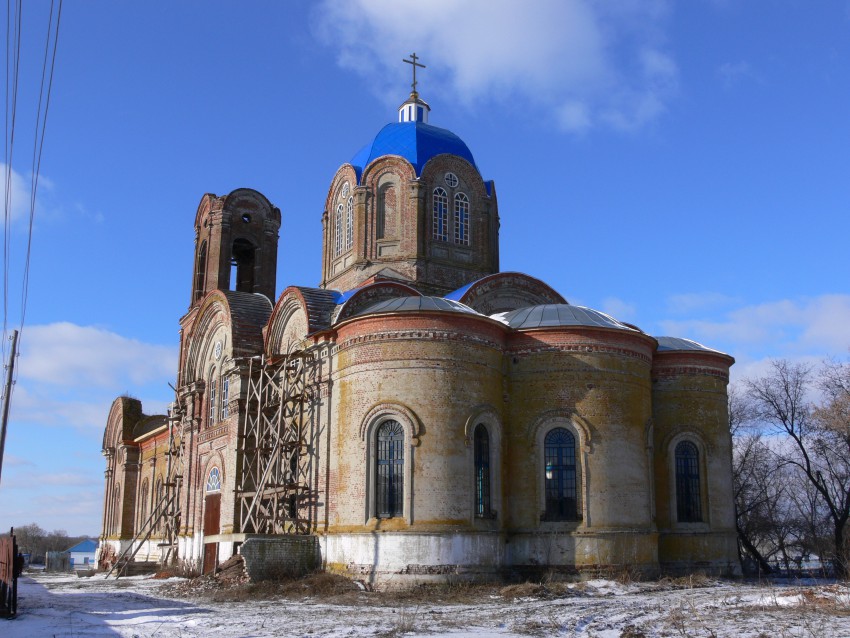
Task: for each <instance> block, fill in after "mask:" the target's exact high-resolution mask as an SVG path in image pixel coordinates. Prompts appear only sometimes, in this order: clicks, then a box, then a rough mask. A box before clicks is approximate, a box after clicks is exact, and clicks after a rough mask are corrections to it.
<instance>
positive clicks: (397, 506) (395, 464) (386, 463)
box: [375, 421, 404, 518]
mask: <svg viewBox="0 0 850 638" xmlns="http://www.w3.org/2000/svg"><path fill="white" fill-rule="evenodd" d="M377 443H378V446H377V448H378V450H377V451H378V454H377V463H376V468H375V469H376V473H377V476H376V480H375V488H376V490H377V498H376V501H377V512H376V514H377V517H378V518H392V517H394V516H402V515H403V514H404V500H403V497H404V430H403V429H402V427H401V424H400V423H399V422H398V421H385V422H384V423H382V424H381V426H380V427H379V428H378V433H377Z"/></svg>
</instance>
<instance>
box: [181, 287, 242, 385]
mask: <svg viewBox="0 0 850 638" xmlns="http://www.w3.org/2000/svg"><path fill="white" fill-rule="evenodd" d="M230 325H231V318H230V304H229V303H228V301H227V297H226V296H225V295H224V293H222V292H221V291H219V290H213V291H211V292H210V293H209V294H207V295H206V297H204V300H203V302H202V303H201V307H200V309H199V310H198V319H197V320H196V322H195V324H194V326H193V327H192V332H191V333H190V334H189V336H188V340H189V347H188V348H187V350H186V358H185V359H184V361H183V369H182V370H181V371H180V372H181V374H180V378H181V379H182V383H183V384H187V383H192V382H193V381H198V380H201V379H205V378H206V375H207V372H208V368H209V365H210V363H211V362H213V360H214V348H215V342H216V341H217V340H219V339H221V338H223V342H222V346H223V352H222V354H221V357H222V358H223V357H224V353H225V352H226V349H227V348H229V347H230V344H231V343H232V334H231V329H230Z"/></svg>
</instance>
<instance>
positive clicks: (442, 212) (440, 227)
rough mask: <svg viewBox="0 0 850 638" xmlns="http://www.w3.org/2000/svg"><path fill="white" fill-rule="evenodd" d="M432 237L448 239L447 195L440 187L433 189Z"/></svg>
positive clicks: (439, 239) (441, 239)
mask: <svg viewBox="0 0 850 638" xmlns="http://www.w3.org/2000/svg"><path fill="white" fill-rule="evenodd" d="M433 235H434V239H436V240H437V241H448V240H449V196H448V195H447V194H446V191H445V190H444V189H442V188H435V189H434V233H433Z"/></svg>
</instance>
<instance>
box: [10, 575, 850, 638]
mask: <svg viewBox="0 0 850 638" xmlns="http://www.w3.org/2000/svg"><path fill="white" fill-rule="evenodd" d="M199 583H200V584H199ZM691 584H696V585H700V586H696V587H691V586H690V585H691ZM218 587H219V586H218V585H217V584H215V583H213V582H212V581H207V585H206V586H204V585H203V583H202V581H196V582H195V583H191V584H190V583H187V582H185V581H183V580H182V579H177V578H170V579H167V580H156V579H153V578H149V577H132V578H122V579H120V580H118V581H116V580H114V579H109V580H104V578H103V576H102V575H98V576H94V577H91V578H78V577H76V576H74V575H64V574H62V575H56V574H28V575H25V576H23V577H22V578H21V579H20V580H19V589H18V591H19V597H18V617H17V618H15V619H12V620H0V636H2V637H3V638H41V637H50V636H80V637H88V636H124V637H128V638H136V637H138V638H142V637H154V636H157V637H166V636H175V637H180V638H189V637H194V636H199V637H200V636H204V637H206V636H213V637H216V636H221V637H224V636H228V637H229V636H242V637H248V636H250V637H252V638H253V637H260V636H275V637H277V636H298V637H305V638H313V637H315V636H331V637H342V636H410V637H424V636H434V635H436V636H452V637H454V638H461V637H474V638H482V637H484V636H494V637H498V638H515V637H519V636H529V635H536V636H582V637H588V638H590V637H595V638H655V637H662V636H671V637H681V638H685V637H695V638H696V637H702V636H705V637H712V638H715V637H716V638H723V637H735V638H768V637H770V638H774V637H778V638H790V637H792V636H794V637H806V638H848V637H850V587H848V586H846V585H836V584H800V583H782V584H777V583H773V584H752V583H731V582H710V581H705V580H697V581H694V582H690V581H688V580H684V579H683V580H678V581H658V582H646V583H631V584H620V583H617V582H614V581H608V580H596V581H590V582H588V583H577V584H571V585H566V584H562V583H553V584H551V585H549V586H548V587H546V588H541V587H535V586H532V585H520V586H515V587H513V588H499V587H492V588H483V587H467V586H463V585H458V586H454V587H452V586H446V587H435V588H431V589H428V590H421V591H417V592H415V593H412V594H404V595H394V594H384V593H376V592H367V591H359V590H357V591H349V592H344V593H342V594H340V593H339V592H336V593H328V592H325V593H322V594H317V593H316V592H315V591H313V592H312V593H311V592H310V591H309V590H308V589H306V588H305V589H304V592H305V593H297V590H296V593H293V591H292V589H291V588H290V590H289V591H288V592H284V593H281V595H277V594H276V593H275V590H274V589H273V588H269V587H266V588H264V589H257V588H251V587H250V586H244V585H243V586H241V588H240V587H237V588H231V589H226V590H222V589H219V588H218ZM283 596H285V597H283Z"/></svg>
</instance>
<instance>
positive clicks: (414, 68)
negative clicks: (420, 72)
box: [402, 53, 425, 95]
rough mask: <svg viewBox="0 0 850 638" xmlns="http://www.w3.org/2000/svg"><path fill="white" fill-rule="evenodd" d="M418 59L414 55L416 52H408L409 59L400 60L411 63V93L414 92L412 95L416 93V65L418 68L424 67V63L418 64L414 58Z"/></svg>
mask: <svg viewBox="0 0 850 638" xmlns="http://www.w3.org/2000/svg"><path fill="white" fill-rule="evenodd" d="M418 59H419V57H418V56H417V55H416V53H411V54H410V59H409V60H407V59H404V60H402V62H407V63H408V64H412V65H413V94H414V95H415V94H416V67H419V68H420V69H424V68H425V65H424V64H419V63H418V62H417V61H416V60H418Z"/></svg>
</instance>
